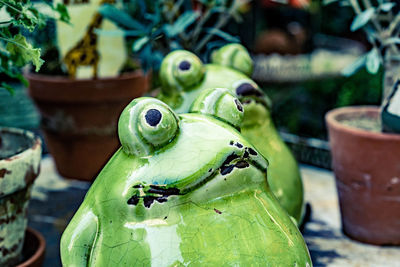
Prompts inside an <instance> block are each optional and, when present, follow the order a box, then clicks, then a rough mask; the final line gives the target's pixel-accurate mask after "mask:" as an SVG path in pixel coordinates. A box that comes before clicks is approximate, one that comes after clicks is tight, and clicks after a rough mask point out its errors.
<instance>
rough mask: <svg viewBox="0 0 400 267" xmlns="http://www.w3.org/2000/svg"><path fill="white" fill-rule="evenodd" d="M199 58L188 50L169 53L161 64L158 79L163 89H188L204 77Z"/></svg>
mask: <svg viewBox="0 0 400 267" xmlns="http://www.w3.org/2000/svg"><path fill="white" fill-rule="evenodd" d="M204 72H205V69H204V66H203V63H202V62H201V60H200V59H199V58H198V57H197V56H196V55H194V54H193V53H190V52H188V51H184V50H177V51H174V52H171V53H169V54H168V55H167V56H166V57H165V59H164V60H163V62H162V64H161V70H160V80H161V85H162V88H163V90H188V89H190V88H191V87H192V86H194V85H195V84H197V83H199V82H200V81H201V79H203V77H204Z"/></svg>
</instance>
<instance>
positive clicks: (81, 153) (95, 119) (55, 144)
mask: <svg viewBox="0 0 400 267" xmlns="http://www.w3.org/2000/svg"><path fill="white" fill-rule="evenodd" d="M27 78H28V80H29V82H30V88H29V91H30V94H31V96H32V97H33V99H34V101H35V102H36V104H37V106H38V107H39V110H40V112H41V115H42V129H43V130H44V133H45V139H46V143H47V145H48V147H49V151H50V153H51V154H52V156H53V157H54V159H55V162H56V167H57V170H58V172H59V173H60V174H61V175H63V176H65V177H68V178H75V179H81V180H89V181H91V180H93V179H94V178H95V177H96V175H97V173H98V172H99V171H100V170H101V168H102V167H103V165H104V164H105V163H106V162H107V160H108V159H109V158H110V157H111V156H112V154H113V153H114V152H115V151H116V150H117V148H118V147H119V140H118V135H117V122H118V118H119V115H120V113H121V112H122V110H123V109H124V108H125V106H126V105H127V104H128V103H130V101H132V99H133V98H136V97H139V96H142V95H143V94H144V93H145V92H146V91H147V90H148V88H149V76H148V75H147V76H145V75H143V73H142V72H133V73H130V74H124V75H121V76H119V77H115V78H101V79H89V80H72V79H68V78H66V77H55V76H43V75H33V74H28V75H27Z"/></svg>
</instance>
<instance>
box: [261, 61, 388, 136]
mask: <svg viewBox="0 0 400 267" xmlns="http://www.w3.org/2000/svg"><path fill="white" fill-rule="evenodd" d="M263 88H264V90H265V91H266V92H267V94H268V95H269V96H270V97H271V100H272V103H273V107H272V109H273V110H272V113H273V117H274V121H275V122H276V124H277V126H278V128H279V129H280V130H283V131H286V132H289V133H293V134H297V135H299V136H305V137H316V138H321V139H326V138H327V136H326V129H325V121H324V115H325V113H326V112H328V111H329V110H331V109H333V108H336V107H342V106H349V105H379V103H380V101H381V93H382V71H379V72H378V74H377V75H372V74H369V73H368V72H367V71H366V70H365V69H361V70H360V71H359V72H357V73H355V74H354V75H352V76H350V77H341V78H338V77H336V78H329V79H323V80H315V81H306V82H303V83H298V84H287V85H265V86H263Z"/></svg>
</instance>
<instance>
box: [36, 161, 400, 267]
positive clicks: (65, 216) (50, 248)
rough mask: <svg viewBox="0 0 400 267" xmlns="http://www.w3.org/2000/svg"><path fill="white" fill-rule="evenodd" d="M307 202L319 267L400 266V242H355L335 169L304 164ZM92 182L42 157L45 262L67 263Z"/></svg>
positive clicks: (309, 235)
mask: <svg viewBox="0 0 400 267" xmlns="http://www.w3.org/2000/svg"><path fill="white" fill-rule="evenodd" d="M301 173H302V177H303V181H304V187H305V192H306V201H307V202H308V203H310V204H311V207H312V213H311V218H310V220H309V221H308V222H307V223H306V226H305V229H304V238H305V240H306V242H307V245H308V248H309V250H310V253H311V257H312V260H313V264H314V266H330V267H331V266H332V267H334V266H354V267H356V266H360V267H361V266H362V267H366V266H390V267H400V247H379V246H371V245H365V244H362V243H359V242H356V241H352V240H350V239H349V238H347V237H346V236H344V235H343V233H342V232H341V229H340V214H339V208H338V202H337V195H336V187H335V182H334V178H333V175H332V173H331V172H329V171H326V170H323V169H318V168H314V167H310V166H305V165H303V166H301ZM89 186H90V184H89V183H87V182H79V181H73V180H65V179H63V178H62V177H60V176H59V175H58V174H57V173H56V170H55V167H54V163H53V160H52V158H51V157H45V158H44V159H43V160H42V165H41V174H40V176H39V177H38V179H37V180H36V182H35V186H34V190H33V192H32V200H31V203H30V208H29V226H30V227H32V228H34V229H36V230H39V231H40V232H41V233H42V234H43V236H44V237H45V239H46V242H47V247H46V258H45V262H44V267H57V266H61V262H60V256H59V241H60V237H61V234H62V232H63V230H64V229H65V227H66V226H67V224H68V222H69V220H70V219H71V217H72V216H73V214H74V213H75V211H76V209H77V208H78V207H79V205H80V203H81V202H82V200H83V198H84V196H85V194H86V191H87V190H88V188H89Z"/></svg>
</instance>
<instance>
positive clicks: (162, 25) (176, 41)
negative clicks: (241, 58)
mask: <svg viewBox="0 0 400 267" xmlns="http://www.w3.org/2000/svg"><path fill="white" fill-rule="evenodd" d="M243 3H246V1H243V2H242V3H241V1H230V0H226V1H198V0H184V1H146V0H129V1H125V2H124V5H123V6H122V7H121V8H117V7H115V6H113V5H110V4H107V3H106V4H104V5H102V6H101V7H100V10H99V11H100V13H101V14H102V15H103V16H104V17H106V18H108V19H110V20H112V21H114V22H115V23H117V25H118V26H119V27H120V29H121V30H119V31H114V32H110V31H108V32H106V31H99V33H100V34H122V35H124V36H126V37H128V39H129V40H130V42H131V43H132V52H133V53H134V54H136V55H138V56H139V58H140V60H141V63H142V67H143V68H144V69H146V70H147V69H151V70H152V71H153V72H154V75H153V78H155V79H156V78H157V75H156V74H157V73H158V71H159V68H160V65H161V61H162V60H163V58H164V56H166V54H168V53H169V52H171V51H173V50H177V49H185V50H189V51H192V52H194V53H195V54H196V55H198V56H200V57H201V58H202V59H204V60H207V59H208V57H209V56H210V53H211V52H212V51H213V50H214V49H215V48H218V47H221V46H223V45H225V44H227V43H237V42H239V38H237V37H235V36H232V35H230V34H229V33H227V32H226V31H224V28H225V27H226V26H227V24H228V23H229V22H230V21H231V20H232V19H236V20H240V7H241V5H242V4H243ZM153 83H154V87H157V85H158V81H157V80H155V81H154V82H153Z"/></svg>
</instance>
